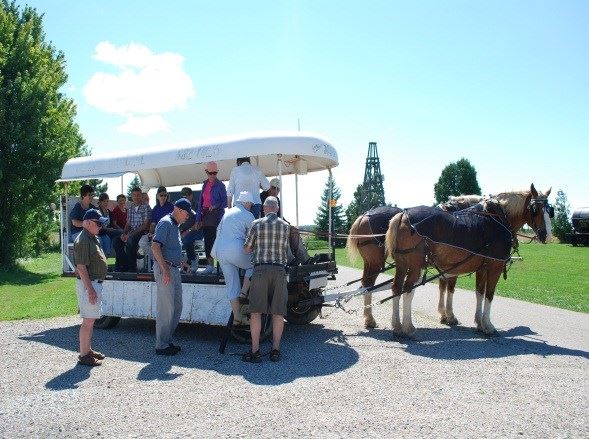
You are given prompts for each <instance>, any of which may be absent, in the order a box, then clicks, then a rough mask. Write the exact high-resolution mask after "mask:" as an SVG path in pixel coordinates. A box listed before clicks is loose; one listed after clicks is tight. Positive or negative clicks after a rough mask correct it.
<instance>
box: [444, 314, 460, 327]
mask: <svg viewBox="0 0 589 439" xmlns="http://www.w3.org/2000/svg"><path fill="white" fill-rule="evenodd" d="M459 323H460V322H459V321H458V319H457V318H456V317H454V316H452V317H448V318H446V324H447V325H448V326H456V325H458V324H459Z"/></svg>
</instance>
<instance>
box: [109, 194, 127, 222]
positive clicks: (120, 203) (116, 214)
mask: <svg viewBox="0 0 589 439" xmlns="http://www.w3.org/2000/svg"><path fill="white" fill-rule="evenodd" d="M112 217H113V219H114V224H115V225H116V226H117V227H118V228H119V229H121V230H123V229H124V228H125V226H126V225H127V197H126V196H125V194H119V195H117V205H116V207H115V208H114V209H113V210H112Z"/></svg>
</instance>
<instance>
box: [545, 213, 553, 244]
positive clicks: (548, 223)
mask: <svg viewBox="0 0 589 439" xmlns="http://www.w3.org/2000/svg"><path fill="white" fill-rule="evenodd" d="M544 224H546V241H549V240H550V239H552V221H551V220H550V216H549V215H548V212H546V211H544Z"/></svg>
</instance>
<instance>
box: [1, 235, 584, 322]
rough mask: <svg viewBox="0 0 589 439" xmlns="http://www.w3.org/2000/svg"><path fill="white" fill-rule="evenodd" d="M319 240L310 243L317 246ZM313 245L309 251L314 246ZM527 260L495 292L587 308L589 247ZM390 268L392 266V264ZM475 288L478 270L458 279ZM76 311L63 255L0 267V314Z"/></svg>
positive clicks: (523, 250)
mask: <svg viewBox="0 0 589 439" xmlns="http://www.w3.org/2000/svg"><path fill="white" fill-rule="evenodd" d="M321 246H322V244H320V243H312V244H311V247H314V248H315V250H316V249H318V248H319V247H321ZM315 250H312V251H311V252H314V251H315ZM520 254H521V256H522V257H523V258H524V260H523V261H516V262H515V263H514V264H513V266H512V268H511V270H510V271H509V273H508V276H507V280H503V278H501V279H500V280H499V284H498V286H497V294H499V295H501V296H505V297H513V298H515V299H521V300H525V301H528V302H535V303H541V304H544V305H550V306H556V307H558V308H565V309H570V310H573V311H580V312H584V313H589V275H588V271H589V248H587V247H571V246H568V245H561V244H547V245H541V244H521V245H520ZM336 259H337V262H338V264H339V265H345V266H349V267H356V268H362V260H361V259H357V260H356V261H354V263H351V262H350V261H349V260H348V257H347V254H346V249H343V248H340V249H336ZM391 272H392V270H391ZM458 286H459V287H461V288H466V289H470V290H473V289H474V276H471V277H464V278H461V279H460V280H459V281H458ZM76 312H77V303H76V295H75V290H74V279H72V278H64V277H61V257H60V255H59V254H57V253H49V254H47V255H44V256H42V257H40V258H37V259H31V260H26V261H22V262H21V264H20V266H19V268H17V269H15V270H12V271H0V320H18V319H29V318H35V319H37V318H46V317H55V316H62V315H71V314H75V313H76Z"/></svg>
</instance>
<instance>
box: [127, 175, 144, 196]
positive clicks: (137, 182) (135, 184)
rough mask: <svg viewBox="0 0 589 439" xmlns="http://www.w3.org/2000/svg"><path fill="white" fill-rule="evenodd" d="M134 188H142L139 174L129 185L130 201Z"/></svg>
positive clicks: (128, 194)
mask: <svg viewBox="0 0 589 439" xmlns="http://www.w3.org/2000/svg"><path fill="white" fill-rule="evenodd" d="M134 187H141V179H140V178H139V176H138V175H137V174H135V177H133V180H131V181H130V182H129V184H128V185H127V198H128V199H129V200H130V199H131V191H132V190H133V188H134Z"/></svg>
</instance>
